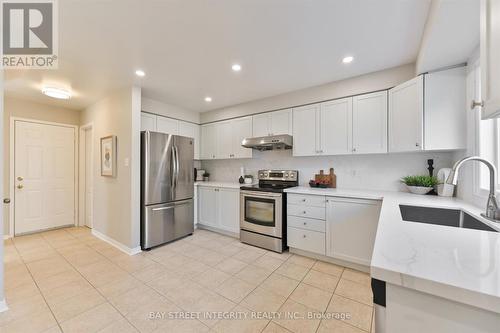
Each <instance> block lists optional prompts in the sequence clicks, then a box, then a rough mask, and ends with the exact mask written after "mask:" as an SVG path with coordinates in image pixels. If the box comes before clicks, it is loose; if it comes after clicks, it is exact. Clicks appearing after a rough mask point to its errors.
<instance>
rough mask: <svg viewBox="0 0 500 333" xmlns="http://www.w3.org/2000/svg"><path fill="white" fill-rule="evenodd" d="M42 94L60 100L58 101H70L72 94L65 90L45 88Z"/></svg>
mask: <svg viewBox="0 0 500 333" xmlns="http://www.w3.org/2000/svg"><path fill="white" fill-rule="evenodd" d="M42 93H43V94H44V95H47V96H49V97H53V98H58V99H70V98H71V93H70V92H69V91H66V90H64V89H59V88H52V87H45V88H43V89H42Z"/></svg>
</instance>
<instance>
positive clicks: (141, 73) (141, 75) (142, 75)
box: [135, 69, 146, 77]
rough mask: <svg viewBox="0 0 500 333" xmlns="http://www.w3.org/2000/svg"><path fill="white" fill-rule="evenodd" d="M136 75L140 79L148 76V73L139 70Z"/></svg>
mask: <svg viewBox="0 0 500 333" xmlns="http://www.w3.org/2000/svg"><path fill="white" fill-rule="evenodd" d="M135 75H137V76H139V77H144V76H146V73H144V71H143V70H140V69H138V70H136V71H135Z"/></svg>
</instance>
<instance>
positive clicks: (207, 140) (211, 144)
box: [200, 123, 217, 160]
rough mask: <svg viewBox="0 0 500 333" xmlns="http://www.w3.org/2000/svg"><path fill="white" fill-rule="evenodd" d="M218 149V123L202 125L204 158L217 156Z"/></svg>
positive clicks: (208, 158)
mask: <svg viewBox="0 0 500 333" xmlns="http://www.w3.org/2000/svg"><path fill="white" fill-rule="evenodd" d="M216 149H217V128H216V124H215V123H212V124H206V125H201V151H200V155H201V156H200V157H201V159H202V160H211V159H214V158H215V154H216Z"/></svg>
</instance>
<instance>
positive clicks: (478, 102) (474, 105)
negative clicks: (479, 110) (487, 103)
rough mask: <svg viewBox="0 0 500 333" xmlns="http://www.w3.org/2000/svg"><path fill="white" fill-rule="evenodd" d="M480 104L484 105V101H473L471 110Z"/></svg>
mask: <svg viewBox="0 0 500 333" xmlns="http://www.w3.org/2000/svg"><path fill="white" fill-rule="evenodd" d="M478 106H480V107H483V106H484V101H472V103H471V105H470V108H471V110H474V109H475V108H476V107H478Z"/></svg>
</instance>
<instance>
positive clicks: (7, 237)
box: [3, 235, 12, 240]
mask: <svg viewBox="0 0 500 333" xmlns="http://www.w3.org/2000/svg"><path fill="white" fill-rule="evenodd" d="M10 238H12V235H3V239H4V240H5V239H10Z"/></svg>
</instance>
